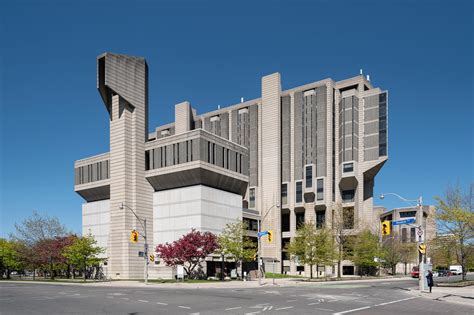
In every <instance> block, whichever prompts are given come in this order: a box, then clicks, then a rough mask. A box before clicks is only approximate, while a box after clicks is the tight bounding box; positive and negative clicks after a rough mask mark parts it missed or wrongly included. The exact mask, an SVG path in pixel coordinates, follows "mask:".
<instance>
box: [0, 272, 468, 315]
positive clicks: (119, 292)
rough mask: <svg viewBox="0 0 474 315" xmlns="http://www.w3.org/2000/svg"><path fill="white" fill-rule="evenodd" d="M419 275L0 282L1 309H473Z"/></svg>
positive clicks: (150, 311) (43, 311)
mask: <svg viewBox="0 0 474 315" xmlns="http://www.w3.org/2000/svg"><path fill="white" fill-rule="evenodd" d="M417 284H418V281H417V280H416V279H414V280H403V281H386V282H385V281H384V282H359V283H351V284H343V283H325V284H317V283H314V284H310V285H302V286H298V287H278V286H274V287H273V286H266V287H262V288H245V289H175V288H169V289H168V288H124V287H117V288H106V287H90V286H84V285H67V286H62V285H51V284H36V283H34V284H31V283H0V313H1V314H198V313H199V314H377V315H380V314H445V313H449V314H450V315H452V314H472V313H473V312H472V311H473V310H472V308H471V307H469V306H464V305H460V304H452V303H448V302H444V301H439V302H436V301H432V300H428V299H424V298H420V297H416V296H413V295H412V294H410V293H409V292H408V291H407V289H408V288H410V287H416V286H417Z"/></svg>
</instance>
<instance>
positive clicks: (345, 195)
mask: <svg viewBox="0 0 474 315" xmlns="http://www.w3.org/2000/svg"><path fill="white" fill-rule="evenodd" d="M354 195H355V190H354V189H351V190H343V191H342V202H354Z"/></svg>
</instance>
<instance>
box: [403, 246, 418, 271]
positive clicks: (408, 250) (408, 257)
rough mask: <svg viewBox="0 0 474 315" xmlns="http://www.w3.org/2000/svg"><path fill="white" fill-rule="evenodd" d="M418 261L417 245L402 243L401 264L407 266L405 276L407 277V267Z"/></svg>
mask: <svg viewBox="0 0 474 315" xmlns="http://www.w3.org/2000/svg"><path fill="white" fill-rule="evenodd" d="M417 259H418V249H417V245H416V243H402V244H401V246H400V262H401V263H403V265H404V266H405V276H406V275H407V273H408V271H407V265H408V264H409V263H412V262H416V260H417Z"/></svg>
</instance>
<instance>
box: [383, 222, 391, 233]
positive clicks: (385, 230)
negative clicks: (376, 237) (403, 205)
mask: <svg viewBox="0 0 474 315" xmlns="http://www.w3.org/2000/svg"><path fill="white" fill-rule="evenodd" d="M382 235H390V221H383V222H382Z"/></svg>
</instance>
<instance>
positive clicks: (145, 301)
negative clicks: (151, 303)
mask: <svg viewBox="0 0 474 315" xmlns="http://www.w3.org/2000/svg"><path fill="white" fill-rule="evenodd" d="M138 302H143V303H148V301H147V300H138Z"/></svg>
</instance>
